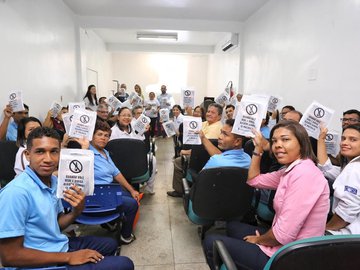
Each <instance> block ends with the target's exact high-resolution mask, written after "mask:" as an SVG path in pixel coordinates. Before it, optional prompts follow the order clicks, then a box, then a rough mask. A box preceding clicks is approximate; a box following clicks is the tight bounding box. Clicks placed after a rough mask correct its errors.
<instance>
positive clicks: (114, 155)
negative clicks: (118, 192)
mask: <svg viewBox="0 0 360 270" xmlns="http://www.w3.org/2000/svg"><path fill="white" fill-rule="evenodd" d="M106 149H107V150H108V151H109V153H110V156H111V159H112V160H113V161H114V163H115V165H116V167H117V168H118V169H119V170H120V172H121V173H122V174H123V175H124V177H125V178H126V180H127V181H129V183H130V184H131V185H134V186H135V187H136V188H139V187H138V186H139V185H138V184H140V183H144V182H146V181H148V180H149V178H150V176H151V174H152V167H153V166H152V153H151V152H150V154H149V158H148V152H147V147H146V145H145V143H144V142H143V141H141V140H136V139H116V140H111V141H109V143H108V144H107V146H106Z"/></svg>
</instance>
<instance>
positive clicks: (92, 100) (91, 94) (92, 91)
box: [84, 84, 99, 112]
mask: <svg viewBox="0 0 360 270" xmlns="http://www.w3.org/2000/svg"><path fill="white" fill-rule="evenodd" d="M84 102H85V108H86V109H88V110H90V111H93V112H96V109H97V106H98V105H99V103H98V100H97V97H96V87H95V85H93V84H91V85H89V86H88V90H87V92H86V94H85V96H84Z"/></svg>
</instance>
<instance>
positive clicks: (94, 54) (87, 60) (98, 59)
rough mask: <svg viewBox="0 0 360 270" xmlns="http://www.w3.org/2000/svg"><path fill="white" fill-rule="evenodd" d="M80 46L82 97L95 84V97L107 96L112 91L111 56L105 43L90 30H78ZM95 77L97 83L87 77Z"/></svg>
mask: <svg viewBox="0 0 360 270" xmlns="http://www.w3.org/2000/svg"><path fill="white" fill-rule="evenodd" d="M80 44H81V71H82V78H83V80H82V97H83V96H84V95H85V94H86V91H87V87H88V85H90V84H95V85H96V87H97V97H98V98H99V97H101V96H106V97H107V96H108V95H109V91H110V90H111V89H113V82H112V79H113V78H112V76H113V74H112V54H111V53H109V52H107V50H106V46H105V43H104V41H103V40H102V39H100V37H99V36H98V35H97V34H95V32H94V31H92V30H89V29H87V30H85V29H80ZM91 74H92V76H95V75H97V82H95V80H92V79H91V77H90V78H89V75H91Z"/></svg>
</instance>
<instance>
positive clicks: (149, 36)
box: [136, 33, 178, 41]
mask: <svg viewBox="0 0 360 270" xmlns="http://www.w3.org/2000/svg"><path fill="white" fill-rule="evenodd" d="M136 38H137V39H138V40H158V41H159V40H167V41H169V40H170V41H177V40H178V34H177V33H137V34H136Z"/></svg>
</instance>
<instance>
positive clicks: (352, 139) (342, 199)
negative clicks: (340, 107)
mask: <svg viewBox="0 0 360 270" xmlns="http://www.w3.org/2000/svg"><path fill="white" fill-rule="evenodd" d="M326 133H327V129H326V128H324V129H322V130H321V133H320V136H319V139H318V159H319V164H318V167H319V168H320V170H321V171H323V173H324V175H325V176H326V177H329V178H333V179H334V178H336V179H335V181H334V184H333V188H334V199H333V205H332V211H333V216H332V218H331V219H330V221H329V222H328V223H327V224H326V231H327V232H328V233H330V234H360V125H359V124H357V125H349V126H347V127H345V128H344V129H343V133H342V136H341V143H340V154H341V155H342V156H343V157H344V158H345V159H346V164H342V166H341V168H339V167H337V166H334V165H332V164H331V162H330V159H329V158H328V156H327V153H326V145H325V139H326Z"/></svg>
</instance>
